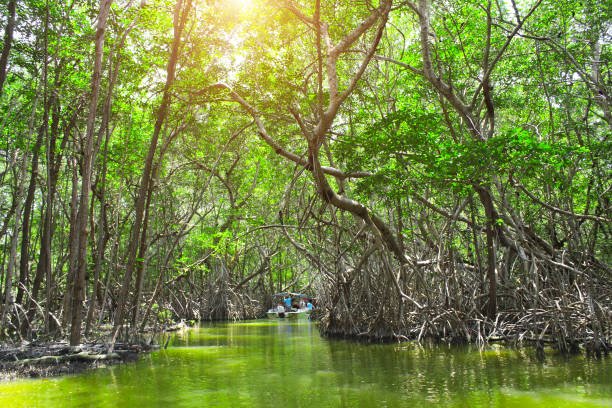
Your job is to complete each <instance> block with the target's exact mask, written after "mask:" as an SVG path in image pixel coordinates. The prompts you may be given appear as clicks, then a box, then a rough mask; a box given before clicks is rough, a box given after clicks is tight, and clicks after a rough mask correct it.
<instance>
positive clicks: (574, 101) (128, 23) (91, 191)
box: [0, 0, 612, 406]
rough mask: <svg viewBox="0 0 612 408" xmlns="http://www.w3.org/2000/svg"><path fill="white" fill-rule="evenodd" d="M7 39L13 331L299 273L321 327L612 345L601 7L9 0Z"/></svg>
mask: <svg viewBox="0 0 612 408" xmlns="http://www.w3.org/2000/svg"><path fill="white" fill-rule="evenodd" d="M0 37H1V38H0V46H1V54H0V343H2V344H4V345H5V346H4V347H9V345H19V344H24V343H33V342H39V343H45V342H47V343H48V344H55V343H54V342H60V341H64V342H67V343H66V344H67V345H68V346H71V347H78V346H79V345H82V344H85V343H90V344H98V345H101V346H100V347H101V350H100V353H99V354H100V355H107V356H109V355H111V354H112V353H113V352H114V350H115V351H117V350H118V351H121V350H122V348H125V347H128V345H130V344H132V345H134V344H137V343H139V342H141V339H142V336H143V333H151V332H156V333H157V332H161V331H163V330H164V329H167V328H169V327H171V326H172V325H174V324H176V323H177V322H185V324H197V323H199V322H206V321H210V322H226V321H234V322H235V321H243V320H245V321H246V320H251V319H256V318H261V317H265V315H266V311H268V310H269V309H270V308H274V307H276V303H274V302H275V301H274V295H275V294H283V293H299V294H305V295H304V296H308V297H309V298H308V299H309V301H311V302H312V307H313V311H312V314H311V319H312V320H313V321H316V323H315V322H313V323H312V327H313V328H315V330H317V335H319V334H320V335H321V336H323V338H324V339H325V338H329V339H332V338H341V339H346V340H351V341H354V342H355V343H354V344H358V343H359V342H365V343H395V344H397V343H398V342H399V343H401V344H411V343H412V342H414V343H418V344H425V343H427V344H453V345H455V344H462V345H470V347H483V346H488V345H492V344H493V345H495V346H496V347H497V345H498V344H503V345H513V346H529V347H534V348H533V350H538V353H543V351H542V350H543V349H544V348H546V349H547V350H548V349H552V350H557V351H558V352H559V353H560V354H573V353H582V354H584V355H585V356H591V357H594V358H597V357H600V356H602V355H604V354H607V353H608V352H609V350H610V347H611V344H612V177H611V174H612V140H611V138H610V136H611V134H612V132H611V131H612V72H611V65H612V60H611V56H612V9H611V8H610V3H609V2H606V1H603V0H581V1H579V0H413V1H409V0H355V1H349V0H333V1H321V0H138V1H134V0H96V1H94V0H81V1H79V0H62V1H50V0H3V1H2V2H1V3H0ZM279 323H280V322H279ZM215 324H222V323H215ZM223 324H225V323H223ZM237 327H239V326H237ZM287 327H289V326H287ZM309 327H310V326H309ZM236 330H238V329H236ZM302 330H304V329H302ZM266 333H267V332H266ZM406 342H408V343H406ZM317 344H318V343H317ZM342 344H344V343H342ZM166 345H167V342H166ZM102 346H104V347H102ZM162 346H163V344H162ZM313 347H314V346H313ZM317 347H319V346H317ZM372 347H375V346H372ZM102 349H103V350H102ZM349 350H350V347H349ZM373 350H374V349H373ZM332 351H333V349H332ZM343 352H345V351H342V352H340V351H338V353H343ZM333 357H334V354H333V353H332V354H331V357H330V358H333ZM313 358H314V357H313ZM381 358H382V357H381ZM423 358H425V357H423ZM343 361H344V360H343ZM424 361H425V360H424ZM364 364H365V363H364ZM380 370H384V368H381V369H380ZM381 372H382V371H381ZM441 372H443V371H441ZM608 374H609V372H608ZM398 375H399V374H398ZM608 378H609V377H608ZM321 398H323V396H322V397H321ZM345 402H346V404H347V405H346V406H351V403H350V401H348V402H347V401H345Z"/></svg>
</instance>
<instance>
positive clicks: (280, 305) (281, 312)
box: [276, 302, 285, 317]
mask: <svg viewBox="0 0 612 408" xmlns="http://www.w3.org/2000/svg"><path fill="white" fill-rule="evenodd" d="M276 313H278V317H285V306H283V303H282V302H279V303H278V306H276Z"/></svg>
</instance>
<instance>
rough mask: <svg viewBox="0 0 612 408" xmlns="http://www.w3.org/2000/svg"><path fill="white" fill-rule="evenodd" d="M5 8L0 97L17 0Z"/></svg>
mask: <svg viewBox="0 0 612 408" xmlns="http://www.w3.org/2000/svg"><path fill="white" fill-rule="evenodd" d="M7 6H8V7H7V9H8V19H7V21H6V27H5V28H4V42H3V44H4V47H2V53H1V54H0V96H1V95H2V89H3V88H4V81H5V80H6V74H7V71H8V59H9V55H10V53H11V46H12V44H13V31H14V30H15V12H16V8H17V0H9V2H8V5H7Z"/></svg>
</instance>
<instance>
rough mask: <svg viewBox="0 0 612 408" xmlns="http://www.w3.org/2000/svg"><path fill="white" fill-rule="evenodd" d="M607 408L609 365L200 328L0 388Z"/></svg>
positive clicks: (127, 403)
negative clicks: (142, 352)
mask: <svg viewBox="0 0 612 408" xmlns="http://www.w3.org/2000/svg"><path fill="white" fill-rule="evenodd" d="M90 406H95V407H156V406H159V407H162V406H163V407H167V406H169V407H204V406H206V407H208V406H215V407H225V406H227V407H237V406H241V407H286V406H287V407H289V406H290V407H309V408H310V407H313V408H314V407H370V406H371V407H385V406H386V407H413V406H414V407H428V406H431V407H434V406H435V407H440V406H451V407H517V406H520V407H521V408H525V407H533V406H541V407H575V406H585V407H610V406H612V358H607V359H603V360H590V359H586V358H583V357H580V356H579V357H571V358H563V357H554V356H548V357H547V359H546V361H545V362H544V363H539V362H537V361H536V360H535V359H534V358H533V356H532V353H530V352H529V351H524V350H523V351H517V350H509V349H503V348H491V349H489V350H487V351H478V350H474V349H470V348H463V349H459V348H449V347H438V348H422V347H419V346H416V345H413V344H408V343H403V344H390V345H363V344H356V343H351V342H347V341H337V340H326V339H322V338H320V337H319V334H318V331H317V329H316V326H315V325H314V324H313V323H310V322H307V321H304V322H288V321H267V320H266V321H254V322H246V323H228V324H215V325H206V326H204V327H202V328H200V329H195V330H190V331H187V332H184V333H181V334H178V335H177V336H176V337H175V338H173V340H172V341H171V342H170V347H169V348H168V349H167V350H165V351H160V352H157V353H154V354H152V355H149V356H145V357H144V358H143V359H142V360H141V361H139V362H138V363H136V364H131V365H124V366H116V367H108V368H104V369H99V370H95V371H92V372H88V373H85V374H81V375H75V376H69V377H63V378H56V379H49V380H26V381H20V382H15V383H8V384H0V407H90Z"/></svg>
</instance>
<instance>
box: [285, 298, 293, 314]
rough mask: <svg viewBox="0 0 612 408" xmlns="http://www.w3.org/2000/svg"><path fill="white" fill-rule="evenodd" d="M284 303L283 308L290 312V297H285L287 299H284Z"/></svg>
mask: <svg viewBox="0 0 612 408" xmlns="http://www.w3.org/2000/svg"><path fill="white" fill-rule="evenodd" d="M284 302H285V308H286V309H287V310H288V311H291V296H287V297H286V298H285V299H284Z"/></svg>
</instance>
